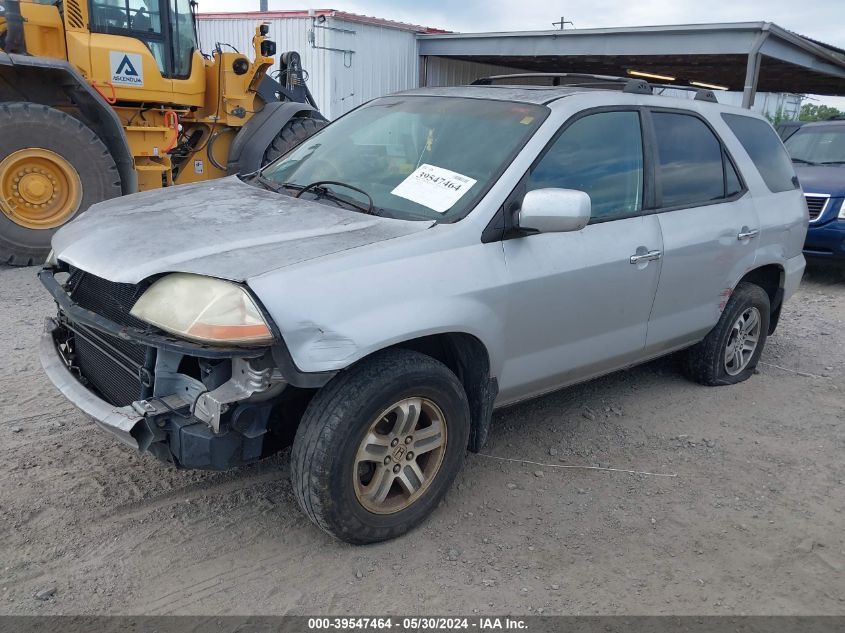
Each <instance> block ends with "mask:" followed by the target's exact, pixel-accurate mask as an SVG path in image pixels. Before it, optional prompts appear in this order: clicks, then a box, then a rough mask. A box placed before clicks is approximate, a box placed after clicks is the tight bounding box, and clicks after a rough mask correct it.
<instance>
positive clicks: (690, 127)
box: [646, 108, 760, 356]
mask: <svg viewBox="0 0 845 633" xmlns="http://www.w3.org/2000/svg"><path fill="white" fill-rule="evenodd" d="M650 123H651V129H652V135H651V139H652V140H653V144H652V147H653V152H654V165H655V194H656V210H655V213H656V217H657V218H658V220H659V223H660V231H661V234H662V236H663V266H662V270H661V276H660V285H659V286H658V289H657V294H656V296H655V300H654V308H653V309H652V314H651V319H650V321H649V325H648V338H647V344H646V350H647V352H648V353H649V355H652V356H653V355H657V354H660V353H663V352H667V351H670V350H672V349H675V348H679V347H682V346H684V345H687V344H690V343H693V342H695V341H697V340H699V339H701V338H702V337H703V336H704V335H705V334H706V333H707V332H708V331H709V330H710V329H711V328H712V327H713V326H714V325H715V323H716V322H717V321H718V320H719V315H720V314H721V311H722V309H723V308H724V304H725V302H726V301H727V300H728V298H729V296H730V293H731V290H732V285H733V283H735V282H736V280H738V279H740V278H741V277H742V275H743V274H744V272H745V271H747V270H750V269H751V268H752V267H753V264H754V260H755V250H756V244H757V242H758V237H759V231H760V224H759V221H758V218H757V212H756V210H755V207H754V201H753V200H752V199H751V196H750V195H748V192H747V189H746V187H745V184H744V183H743V181H742V179H741V177H740V175H739V173H738V171H737V169H736V167H735V162H734V161H733V159H732V158H731V157H730V155H729V153H728V151H727V149H726V148H725V147H724V144H723V143H722V141H721V139H720V138H719V137H718V136H717V134H716V132H715V131H714V130H713V128H712V127H711V126H710V125H709V124H708V123H707V122H706V121H705V120H704V119H703V118H701V117H699V116H698V115H696V114H695V113H693V112H688V111H679V110H664V109H657V108H653V109H651V110H650Z"/></svg>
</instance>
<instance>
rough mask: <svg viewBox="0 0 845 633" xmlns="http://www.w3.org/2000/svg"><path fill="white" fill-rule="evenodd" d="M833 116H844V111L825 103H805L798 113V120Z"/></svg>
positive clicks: (812, 119) (821, 118)
mask: <svg viewBox="0 0 845 633" xmlns="http://www.w3.org/2000/svg"><path fill="white" fill-rule="evenodd" d="M835 116H845V112H842V111H841V110H837V109H836V108H832V107H830V106H826V105H816V104H814V103H805V104H804V105H802V106H801V112H800V113H799V114H798V120H799V121H824V120H825V119H830V118H832V117H835Z"/></svg>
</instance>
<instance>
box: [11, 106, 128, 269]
mask: <svg viewBox="0 0 845 633" xmlns="http://www.w3.org/2000/svg"><path fill="white" fill-rule="evenodd" d="M120 194H121V188H120V176H119V175H118V172H117V166H116V165H115V162H114V159H113V158H112V157H111V154H109V151H108V149H107V148H106V146H105V145H104V144H103V142H102V141H101V140H100V138H99V137H98V136H97V135H96V134H95V133H94V132H93V131H92V130H91V129H90V128H88V127H86V126H85V125H84V124H82V123H81V122H80V121H78V120H77V119H75V118H73V117H72V116H70V115H69V114H65V113H64V112H61V111H60V110H56V109H55V108H50V107H48V106H45V105H40V104H37V103H23V102H16V103H2V104H0V263H4V264H12V265H16V266H29V265H32V264H37V263H41V262H43V261H44V259H45V257H46V256H47V253H49V251H50V239H51V238H52V236H53V233H55V232H56V230H57V229H58V228H59V227H60V226H62V225H63V224H65V223H67V222H69V221H70V220H71V219H73V217H75V216H76V215H77V214H79V213H80V212H81V211H84V210H85V209H87V208H88V207H89V206H91V205H92V204H94V203H96V202H101V201H102V200H107V199H108V198H113V197H115V196H119V195H120Z"/></svg>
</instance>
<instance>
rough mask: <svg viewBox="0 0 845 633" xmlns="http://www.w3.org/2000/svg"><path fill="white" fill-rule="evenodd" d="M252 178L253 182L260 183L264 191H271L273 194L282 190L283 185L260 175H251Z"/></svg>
mask: <svg viewBox="0 0 845 633" xmlns="http://www.w3.org/2000/svg"><path fill="white" fill-rule="evenodd" d="M252 178H253V180H255V181H257V182H260V183H261V184H262V185H264V188H265V189H269V190H270V191H273V192H275V193H281V191H282V189H284V185H282V184H279V183H278V182H276V181H275V180H270V179H269V178H265V177H264V176H262V175H261V174H260V173H255V174H253V176H252Z"/></svg>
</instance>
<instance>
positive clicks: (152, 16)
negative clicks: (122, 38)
mask: <svg viewBox="0 0 845 633" xmlns="http://www.w3.org/2000/svg"><path fill="white" fill-rule="evenodd" d="M91 30H92V31H96V32H98V33H112V32H116V31H136V32H137V33H138V34H143V35H149V34H151V33H152V34H156V35H161V13H160V12H159V8H158V1H157V0H148V2H145V1H144V0H92V2H91ZM139 39H144V37H139Z"/></svg>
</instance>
